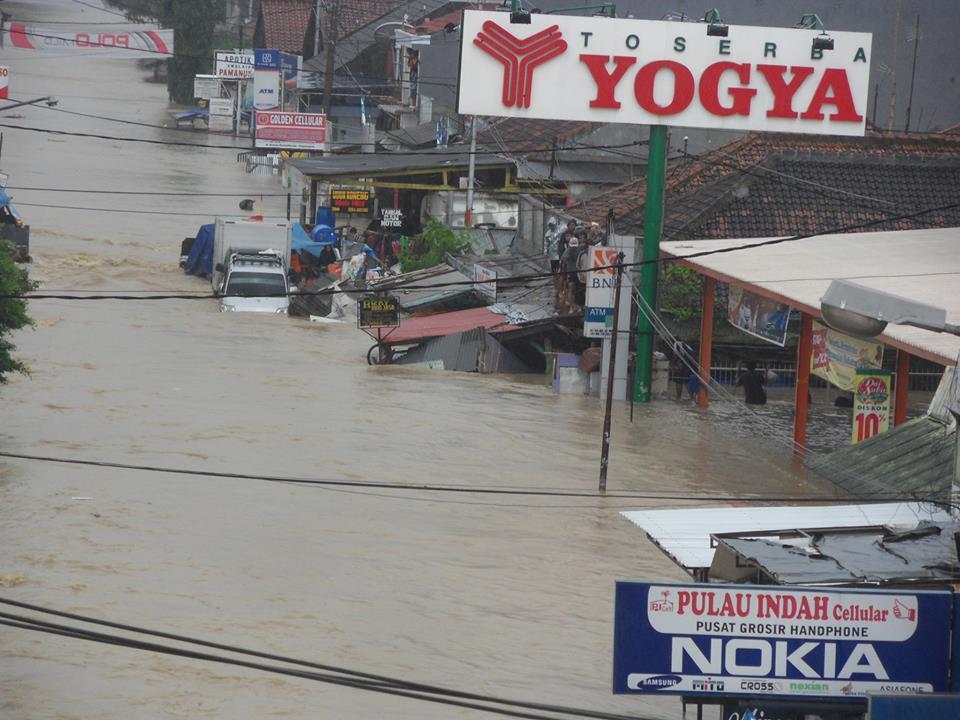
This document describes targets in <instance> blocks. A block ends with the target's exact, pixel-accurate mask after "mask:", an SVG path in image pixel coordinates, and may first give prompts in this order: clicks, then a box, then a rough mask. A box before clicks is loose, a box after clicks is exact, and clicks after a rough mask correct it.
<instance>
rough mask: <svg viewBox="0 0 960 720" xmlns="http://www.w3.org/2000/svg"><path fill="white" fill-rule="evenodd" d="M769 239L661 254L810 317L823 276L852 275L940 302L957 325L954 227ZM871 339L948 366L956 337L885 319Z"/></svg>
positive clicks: (958, 236)
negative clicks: (876, 337) (876, 336)
mask: <svg viewBox="0 0 960 720" xmlns="http://www.w3.org/2000/svg"><path fill="white" fill-rule="evenodd" d="M773 239H774V238H749V239H746V238H741V239H730V240H701V241H697V242H676V241H675V242H666V243H663V244H662V245H661V250H662V251H663V252H664V253H665V254H666V255H672V256H674V257H679V258H683V257H685V256H688V255H694V254H697V253H704V252H715V253H716V254H710V255H706V256H703V257H696V258H691V259H690V260H689V261H688V262H687V263H686V264H688V265H690V266H691V267H694V268H695V269H697V271H698V272H701V273H703V274H706V275H709V276H711V277H714V278H716V279H718V280H720V281H721V282H729V283H734V284H736V285H739V286H741V287H744V288H746V289H748V290H750V291H752V292H755V293H757V294H759V295H762V296H765V297H768V298H771V299H774V300H777V301H779V302H784V303H787V304H789V305H790V307H792V308H795V309H800V310H803V311H804V312H807V313H810V314H812V315H813V316H814V317H819V316H820V298H821V297H822V296H823V294H824V292H825V291H826V289H827V287H829V285H830V281H831V280H834V279H837V278H846V279H850V280H856V282H858V283H860V284H861V285H866V286H868V287H871V288H875V289H877V290H883V291H885V292H888V293H893V294H894V295H901V296H903V297H907V298H910V299H912V300H918V301H920V302H925V303H928V304H931V305H936V306H939V307H945V308H946V310H947V321H948V322H951V323H960V293H958V292H957V287H958V283H960V228H956V227H953V228H940V229H931V230H903V231H897V232H872V233H845V234H835V235H818V236H816V237H808V238H803V239H798V240H790V241H788V242H781V243H777V244H772V245H767V246H766V247H756V248H754V247H752V246H754V245H758V244H762V243H765V242H768V241H770V240H773ZM879 340H880V341H881V342H883V343H885V344H887V345H891V346H893V347H897V348H901V349H903V350H906V351H907V352H910V353H911V354H914V355H918V356H920V357H924V358H926V359H928V360H931V361H933V362H936V363H940V364H942V365H954V364H956V360H957V355H958V354H960V337H957V336H955V335H949V334H946V333H936V332H931V331H929V330H921V329H920V328H915V327H909V326H906V325H892V324H891V325H888V326H887V329H886V330H885V331H884V333H883V334H882V335H881V336H880V337H879Z"/></svg>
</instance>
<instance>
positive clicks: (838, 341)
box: [810, 320, 883, 390]
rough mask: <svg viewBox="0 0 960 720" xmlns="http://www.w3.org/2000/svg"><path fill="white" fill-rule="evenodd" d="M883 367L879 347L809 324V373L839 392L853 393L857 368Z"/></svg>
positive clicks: (869, 342) (880, 345)
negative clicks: (811, 328)
mask: <svg viewBox="0 0 960 720" xmlns="http://www.w3.org/2000/svg"><path fill="white" fill-rule="evenodd" d="M882 364H883V343H878V342H871V341H869V340H861V339H859V338H855V337H851V336H850V335H845V334H844V333H842V332H838V331H836V330H834V329H833V328H828V327H827V326H826V325H821V324H820V323H818V322H817V321H816V320H814V321H813V353H812V354H811V355H810V372H812V373H813V374H814V375H817V376H819V377H822V378H823V379H824V380H826V381H827V382H829V383H831V384H833V385H834V386H835V387H838V388H840V389H841V390H853V389H854V375H856V374H857V368H858V367H862V368H879V367H880V366H881V365H882Z"/></svg>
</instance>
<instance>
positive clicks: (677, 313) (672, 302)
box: [660, 263, 702, 322]
mask: <svg viewBox="0 0 960 720" xmlns="http://www.w3.org/2000/svg"><path fill="white" fill-rule="evenodd" d="M701 293H702V288H701V284H700V275H699V274H698V273H697V272H695V271H694V270H691V269H690V268H688V267H684V266H683V265H678V264H676V263H670V264H668V265H667V266H666V268H664V270H663V274H662V275H661V276H660V311H661V312H663V313H666V314H668V315H671V316H672V317H673V318H674V319H675V320H677V321H679V322H686V321H687V320H690V319H691V318H694V317H696V316H697V315H698V314H699V313H700V303H701V297H700V296H701Z"/></svg>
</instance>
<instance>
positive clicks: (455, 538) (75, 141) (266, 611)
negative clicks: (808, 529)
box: [0, 0, 823, 720]
mask: <svg viewBox="0 0 960 720" xmlns="http://www.w3.org/2000/svg"><path fill="white" fill-rule="evenodd" d="M4 6H5V10H6V11H8V12H11V11H15V12H16V13H17V15H16V18H15V19H27V20H33V19H35V20H36V21H37V22H38V23H40V24H42V23H43V21H44V20H45V19H47V20H52V19H61V20H73V21H77V20H90V21H95V22H96V21H99V22H106V21H109V20H110V19H111V17H110V16H108V15H104V14H103V13H100V12H97V11H96V10H94V9H92V8H90V7H88V6H84V5H82V4H78V3H72V2H68V1H67V0H61V1H54V0H50V1H49V2H44V3H4ZM113 19H117V18H113ZM0 57H2V61H3V63H4V64H7V65H9V66H10V67H11V72H12V85H11V87H12V92H13V94H14V95H15V96H16V97H17V98H18V99H20V98H26V99H30V98H33V97H39V96H45V95H55V96H57V97H58V98H59V99H60V105H59V107H60V108H61V109H64V110H73V111H78V112H83V113H90V114H98V115H108V116H111V117H117V118H122V119H127V120H134V121H137V122H144V123H151V124H157V123H160V124H162V123H164V122H167V123H169V122H170V118H169V115H168V111H169V109H168V106H167V102H166V92H165V88H164V87H163V86H160V85H156V84H152V83H148V82H144V77H145V76H146V75H147V74H148V72H147V71H144V70H142V69H139V68H138V67H137V66H136V63H135V62H130V61H126V62H124V61H119V60H116V59H99V58H87V59H83V60H79V59H76V58H63V57H60V58H57V57H47V56H37V57H32V56H27V55H25V54H23V53H22V51H15V50H10V49H9V48H8V49H6V50H3V51H0ZM16 113H18V114H20V115H22V116H23V117H22V119H9V118H6V119H3V120H2V122H4V123H10V124H23V125H27V126H31V127H35V128H37V127H39V128H50V129H54V128H55V129H65V130H70V131H75V132H92V133H100V134H106V135H115V136H124V137H140V138H151V139H162V140H171V141H173V140H177V141H188V142H197V143H206V142H208V140H207V138H206V135H205V134H203V133H197V134H191V133H180V132H175V131H172V130H160V129H152V128H148V127H137V126H133V125H120V124H116V123H110V122H106V121H104V120H98V119H94V118H87V117H81V116H77V115H70V114H66V113H62V112H57V111H55V110H49V109H46V108H42V107H30V108H24V109H22V110H18V111H16ZM3 132H4V136H5V141H4V145H3V158H2V163H3V165H2V169H3V171H4V172H7V173H9V174H10V185H11V187H13V188H16V187H50V188H74V189H112V190H152V191H163V190H166V191H185V192H236V193H237V196H236V197H229V198H215V197H197V196H186V197H179V198H169V197H138V196H124V195H97V194H81V193H63V192H41V191H34V190H30V191H28V190H16V189H14V190H12V191H11V192H12V193H13V194H14V195H15V197H16V200H17V201H18V202H19V204H20V206H21V211H22V212H23V214H24V215H25V216H26V218H27V220H28V221H29V223H30V224H31V225H32V254H33V257H34V263H33V264H32V265H31V266H30V271H31V275H32V277H33V278H34V279H36V280H38V281H40V283H41V289H43V290H78V291H79V290H84V291H98V292H106V291H130V292H138V291H141V292H142V291H153V292H155V291H188V290H197V291H204V290H206V289H207V285H206V284H205V282H204V281H201V280H199V279H196V278H191V277H186V276H184V275H183V274H182V273H181V271H180V270H179V269H178V268H177V257H178V254H179V246H180V241H181V240H182V239H183V238H184V237H186V236H189V235H193V234H194V232H195V231H196V228H197V227H198V226H199V225H200V224H201V223H202V222H205V221H208V220H209V219H210V218H212V217H213V216H214V215H216V214H234V213H236V212H237V202H238V200H239V199H240V198H242V197H247V196H250V197H256V194H257V193H260V192H263V193H277V192H280V190H279V185H278V182H277V179H276V178H272V177H263V176H251V175H247V174H245V173H244V171H243V166H242V165H239V164H238V163H237V162H236V154H237V152H239V150H236V149H216V148H202V149H197V148H183V147H172V146H160V145H149V144H139V143H124V142H119V141H115V140H101V139H91V138H81V137H70V136H63V135H48V134H41V133H35V132H27V131H23V130H13V129H6V128H4V129H3ZM210 142H211V143H214V142H215V143H219V144H224V145H233V144H237V143H235V142H234V141H233V139H232V138H227V139H222V138H221V139H218V140H216V141H210ZM264 202H265V204H266V210H267V212H268V213H271V214H277V215H279V214H282V213H283V212H284V209H285V199H284V198H280V197H268V198H266V199H265V201H264ZM36 204H41V205H75V206H86V207H94V208H104V209H108V210H123V209H126V210H134V211H137V212H133V213H119V212H106V211H105V210H101V211H80V210H64V209H57V208H51V207H38V206H36ZM144 210H151V211H161V212H169V213H172V214H169V215H160V214H157V215H148V214H144V213H142V212H140V211H144ZM30 312H31V314H32V315H33V317H34V318H35V320H36V327H35V328H33V329H29V330H25V331H22V332H19V333H17V334H16V335H15V336H14V338H13V339H14V341H15V343H16V344H17V347H18V354H19V356H20V357H21V358H22V359H23V360H25V361H26V362H27V363H28V364H29V366H30V368H31V374H30V375H29V376H16V377H12V378H10V382H9V384H8V385H6V386H4V387H3V388H2V389H0V450H2V451H4V452H11V453H27V454H37V455H44V456H54V457H61V458H75V459H82V460H97V461H108V462H116V463H123V464H133V465H146V466H159V467H171V468H182V469H195V470H199V471H215V472H235V473H247V474H258V475H273V476H290V477H297V478H338V479H350V480H360V481H378V482H387V483H443V484H449V485H465V486H473V487H475V486H485V487H495V488H535V489H544V490H564V491H570V490H578V491H590V490H592V489H594V488H595V487H596V483H597V472H598V461H599V457H598V456H599V449H600V427H601V421H602V407H601V404H600V402H599V401H598V400H595V399H593V398H584V397H570V396H564V397H558V396H556V395H554V394H553V393H552V391H551V389H550V388H549V387H548V386H547V385H546V384H545V383H544V382H541V379H540V378H529V377H525V378H515V377H504V376H478V375H470V374H458V373H447V372H438V371H430V370H420V369H404V368H390V367H385V368H371V367H368V366H367V365H366V363H365V360H364V358H365V353H366V350H367V348H368V347H369V344H370V341H369V340H368V339H367V337H366V336H365V335H364V334H363V333H361V332H360V331H358V330H357V329H355V328H354V327H352V326H350V325H323V326H319V325H315V324H311V323H309V322H306V321H304V320H300V319H294V318H290V319H288V318H282V317H260V316H245V315H242V314H221V313H219V312H218V311H217V305H216V302H215V301H214V300H212V299H205V300H165V301H152V302H131V301H97V302H93V301H91V302H77V301H65V300H36V301H34V302H32V303H31V305H30ZM786 407H787V406H786V404H784V406H783V408H781V411H779V416H786V415H787V414H788V413H787V412H786V410H785V408H786ZM635 413H636V414H635V418H634V421H633V423H632V424H631V423H630V420H629V416H628V408H627V407H626V406H624V405H621V406H618V407H617V408H615V412H614V422H613V439H612V455H611V464H610V489H611V491H630V492H643V493H650V494H671V493H672V494H678V495H682V496H688V497H691V498H694V499H697V498H702V497H703V496H707V495H730V496H735V495H737V494H744V493H746V494H752V493H764V492H769V493H774V494H795V493H800V492H805V491H807V490H811V489H817V488H816V487H815V486H814V485H813V484H811V482H810V481H808V480H807V479H806V478H805V477H804V476H803V475H802V473H800V472H799V471H797V470H796V469H795V468H794V466H793V465H792V463H791V461H790V457H789V454H788V452H787V451H786V450H785V445H784V444H783V431H784V430H785V429H786V427H787V426H788V423H786V422H781V423H780V426H779V430H778V431H777V432H779V433H780V437H779V441H777V442H775V441H774V440H773V439H772V438H771V437H768V436H767V435H765V434H764V433H761V432H760V431H753V430H749V429H747V430H746V431H744V430H743V427H745V426H740V425H739V422H740V421H739V419H738V418H740V417H741V415H740V414H739V413H737V412H731V411H729V410H722V409H721V410H712V411H706V412H704V411H697V410H695V409H693V408H691V406H690V405H688V404H685V403H675V402H672V401H661V402H657V403H655V404H653V405H650V406H643V407H640V406H638V407H637V408H636V411H635ZM771 414H772V416H777V415H778V411H776V409H774V410H773V411H771ZM718 420H722V422H718ZM733 426H736V427H738V428H740V430H739V431H734V430H735V429H732V428H733ZM775 434H776V433H775ZM819 489H820V490H822V489H823V488H819ZM699 502H701V503H702V500H700V501H699ZM654 505H656V506H682V505H683V503H682V502H679V501H668V500H662V499H658V500H637V501H630V500H623V499H615V498H607V499H599V498H564V497H555V496H498V495H480V494H467V495H463V494H449V493H437V492H430V491H421V490H416V491H410V490H392V489H363V488H359V489H358V488H343V487H339V488H338V487H316V486H314V487H310V486H300V485H292V484H284V483H269V482H260V481H255V480H244V479H226V478H213V477H204V476H201V475H196V476H190V475H179V474H170V473H164V472H145V471H137V470H127V469H113V468H106V467H88V466H77V465H66V464H58V463H49V462H37V461H24V460H10V459H3V458H0V545H2V547H3V550H4V552H3V556H2V559H0V595H3V596H6V597H10V598H15V599H19V600H23V601H26V602H34V603H39V604H42V605H48V606H51V607H56V608H60V609H65V610H70V611H74V612H80V613H85V614H90V615H95V616H98V617H104V618H109V619H112V620H115V621H118V622H125V623H131V624H138V625H144V626H148V627H151V628H156V629H162V630H167V631H171V632H177V633H183V634H188V635H195V636H199V637H202V638H206V639H210V640H215V641H218V642H223V643H230V644H237V645H242V646H246V647H251V648H257V649H262V650H267V651H271V652H277V653H283V654H287V655H292V656H297V657H302V658H305V659H310V660H315V661H317V662H327V663H332V664H340V665H344V666H347V667H350V668H353V669H357V670H364V671H368V672H375V673H382V674H387V675H393V676H400V677H403V678H407V679H410V680H415V681H421V682H428V683H435V684H440V685H445V686H449V687H455V688H461V689H465V690H471V691H476V692H484V693H486V692H489V693H494V694H498V695H503V696H512V697H516V698H522V699H525V700H532V701H543V702H552V703H558V704H571V705H577V706H583V707H589V708H593V709H597V710H606V711H612V712H625V713H626V712H633V713H636V714H638V715H646V716H649V717H663V718H675V717H679V713H680V703H679V700H677V699H671V698H656V699H652V700H645V699H642V698H637V697H622V696H614V695H612V694H611V692H610V687H611V662H612V637H613V627H612V620H613V588H614V582H615V581H616V580H618V579H657V580H674V581H678V580H683V579H684V578H685V575H684V574H683V573H682V571H681V570H679V569H678V568H677V567H676V566H675V565H674V564H673V563H672V562H671V561H670V560H668V559H667V558H666V556H664V555H663V554H662V553H661V552H659V551H658V550H657V549H656V548H655V547H654V546H653V545H652V544H651V543H649V542H648V541H647V540H646V539H645V537H644V536H643V534H642V533H641V532H640V531H639V529H638V528H636V527H634V526H633V525H631V524H630V523H629V522H627V521H626V520H624V519H623V518H622V517H621V516H620V515H619V512H620V511H621V510H624V509H628V508H639V507H644V506H654ZM744 512H749V510H745V511H744ZM0 716H2V717H3V718H5V719H11V720H35V719H37V718H58V719H68V718H69V719H71V720H72V719H76V720H81V719H83V720H89V719H90V718H98V720H139V719H141V718H142V719H144V720H145V719H147V718H151V719H152V718H191V719H195V718H205V717H211V718H214V717H217V718H220V717H230V718H234V719H236V720H244V719H251V720H252V719H254V718H273V717H276V718H287V717H289V718H308V717H309V718H345V717H357V718H373V717H390V718H394V719H396V720H400V719H403V718H410V719H411V720H412V719H414V718H416V719H417V720H426V719H430V718H450V717H459V718H475V717H476V718H479V717H486V715H484V714H482V713H479V712H473V711H467V710H456V709H452V708H446V707H442V706H436V705H430V704H426V703H421V702H417V701H413V700H406V699H399V698H390V697H387V696H383V695H378V694H373V693H365V692H362V691H358V690H353V689H349V688H337V687H331V686H327V685H322V684H319V683H313V682H309V681H306V680H298V679H292V678H291V679H281V678H278V677H276V676H271V675H266V674H261V673H257V672H255V671H253V670H243V669H237V668H229V667H225V666H218V665H210V664H205V663H202V662H199V661H196V660H185V659H179V658H172V657H165V656H159V655H154V654H151V653H148V652H142V651H137V650H131V649H123V648H115V647H108V646H104V645H95V644H90V643H85V642H82V641H79V640H72V639H66V638H60V637H53V636H47V635H40V634H35V633H29V632H25V631H21V630H14V629H11V628H2V629H0Z"/></svg>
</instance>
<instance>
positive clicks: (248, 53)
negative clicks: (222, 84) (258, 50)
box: [214, 50, 253, 80]
mask: <svg viewBox="0 0 960 720" xmlns="http://www.w3.org/2000/svg"><path fill="white" fill-rule="evenodd" d="M214 74H215V75H216V76H217V77H218V78H224V79H228V80H249V79H250V78H252V77H253V50H243V51H241V52H218V53H217V64H216V69H215V71H214Z"/></svg>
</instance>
